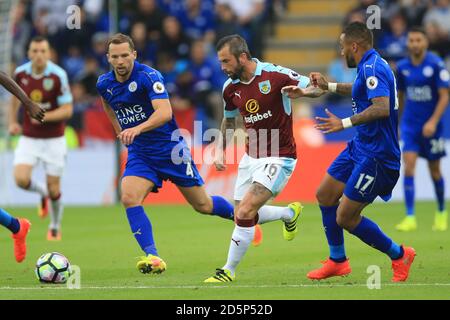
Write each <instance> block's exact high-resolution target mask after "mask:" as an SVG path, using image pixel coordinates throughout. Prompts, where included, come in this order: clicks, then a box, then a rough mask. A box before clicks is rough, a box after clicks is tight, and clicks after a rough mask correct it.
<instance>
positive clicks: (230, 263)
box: [223, 225, 255, 276]
mask: <svg viewBox="0 0 450 320" xmlns="http://www.w3.org/2000/svg"><path fill="white" fill-rule="evenodd" d="M254 236H255V226H253V227H240V226H238V225H236V226H235V227H234V231H233V235H232V236H231V242H230V248H229V250H228V259H227V263H226V265H225V266H224V267H223V269H227V270H229V271H230V272H231V275H233V276H234V273H235V271H236V267H237V265H238V264H239V262H240V261H241V259H242V258H243V257H244V254H245V253H246V252H247V249H248V246H249V245H250V243H251V242H252V240H253V237H254Z"/></svg>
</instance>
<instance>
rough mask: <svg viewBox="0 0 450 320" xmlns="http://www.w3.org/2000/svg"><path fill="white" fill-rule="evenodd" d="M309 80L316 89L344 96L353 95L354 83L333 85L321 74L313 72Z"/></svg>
mask: <svg viewBox="0 0 450 320" xmlns="http://www.w3.org/2000/svg"><path fill="white" fill-rule="evenodd" d="M309 79H310V81H311V84H312V85H313V86H314V87H318V88H320V89H322V90H327V91H328V92H333V93H337V94H340V95H343V96H351V95H352V87H353V83H333V82H328V80H327V79H326V78H325V77H324V75H322V74H321V73H320V72H311V73H310V74H309Z"/></svg>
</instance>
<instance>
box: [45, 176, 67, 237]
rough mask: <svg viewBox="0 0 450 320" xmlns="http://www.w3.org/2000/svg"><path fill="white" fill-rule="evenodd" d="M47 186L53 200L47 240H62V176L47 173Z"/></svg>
mask: <svg viewBox="0 0 450 320" xmlns="http://www.w3.org/2000/svg"><path fill="white" fill-rule="evenodd" d="M47 188H48V194H49V198H50V201H51V215H50V225H49V228H48V233H47V240H49V241H60V240H61V239H62V233H61V222H62V217H63V211H64V208H63V204H62V202H61V178H60V177H58V176H51V175H47Z"/></svg>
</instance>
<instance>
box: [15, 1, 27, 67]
mask: <svg viewBox="0 0 450 320" xmlns="http://www.w3.org/2000/svg"><path fill="white" fill-rule="evenodd" d="M26 10H27V7H26V5H25V3H24V2H22V1H20V2H19V3H18V4H17V6H16V7H15V9H14V13H13V22H12V25H13V28H12V32H13V40H12V61H13V62H14V64H16V65H18V64H22V63H24V62H25V59H26V50H27V46H28V39H29V38H30V36H31V23H30V22H29V21H27V20H26V19H25V14H26Z"/></svg>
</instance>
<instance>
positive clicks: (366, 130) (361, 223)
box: [286, 22, 416, 282]
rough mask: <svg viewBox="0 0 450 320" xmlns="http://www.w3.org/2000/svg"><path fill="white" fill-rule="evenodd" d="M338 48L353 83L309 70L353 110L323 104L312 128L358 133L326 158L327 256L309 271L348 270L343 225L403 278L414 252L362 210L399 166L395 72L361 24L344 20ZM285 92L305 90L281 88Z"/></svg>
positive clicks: (389, 185) (384, 191) (386, 188)
mask: <svg viewBox="0 0 450 320" xmlns="http://www.w3.org/2000/svg"><path fill="white" fill-rule="evenodd" d="M340 45H341V48H342V54H343V55H344V57H345V59H346V61H347V65H348V67H350V68H355V67H357V71H358V73H357V77H356V80H355V82H354V83H329V82H327V80H326V79H325V78H324V77H323V76H322V75H321V74H320V73H312V74H311V75H310V78H311V80H312V83H313V85H316V86H318V87H319V88H320V89H322V90H328V91H330V92H336V93H339V94H342V95H348V96H350V95H351V96H352V100H353V113H354V115H353V116H351V117H349V118H345V119H339V118H338V117H336V116H335V115H334V114H332V113H331V112H329V111H328V110H326V112H327V115H328V118H322V117H318V118H317V120H318V121H319V124H317V125H316V128H318V129H319V130H321V131H323V132H324V133H331V132H337V131H341V130H344V129H346V128H349V127H352V126H356V130H357V134H356V136H355V137H354V138H353V140H351V141H350V142H349V143H348V145H347V148H346V149H345V150H344V151H342V153H341V154H340V155H339V156H338V157H337V158H336V160H335V161H334V162H333V163H332V164H331V166H330V168H329V169H328V173H326V175H325V177H324V179H323V180H322V183H321V185H320V187H319V190H318V191H317V200H318V201H319V205H320V210H321V211H322V221H323V225H324V228H325V234H326V237H327V240H328V245H329V247H330V258H329V259H327V260H326V261H325V262H323V266H322V267H321V268H319V269H317V270H313V271H311V272H309V273H308V275H307V276H308V278H310V279H317V280H320V279H325V278H329V277H333V276H343V275H347V274H349V273H350V272H351V268H350V263H349V261H348V259H347V257H346V254H345V247H344V233H343V229H345V230H347V231H348V232H350V233H351V234H353V235H355V236H357V237H358V238H359V239H361V240H362V241H363V242H365V243H366V244H368V245H369V246H371V247H373V248H375V249H377V250H379V251H381V252H383V253H385V254H387V255H388V256H389V258H391V260H392V269H393V273H394V276H393V278H392V281H394V282H397V281H405V280H406V279H407V278H408V274H409V269H410V267H411V264H412V263H413V261H414V257H415V255H416V252H415V250H414V249H413V248H411V247H405V246H400V245H398V244H397V243H395V242H394V241H392V240H391V239H390V238H389V237H388V236H387V235H385V234H384V233H383V232H382V231H381V229H380V228H379V227H378V225H376V224H375V223H374V222H373V221H371V220H370V219H368V218H366V217H363V216H361V212H362V210H363V209H364V208H365V207H366V206H367V205H369V204H370V203H372V202H373V201H374V200H375V198H376V197H377V196H380V197H381V198H382V199H383V200H385V201H388V200H389V199H390V197H391V192H392V189H393V188H394V186H395V184H396V183H397V180H398V177H399V170H400V148H399V145H398V137H397V125H398V115H397V112H398V110H397V109H398V100H397V92H396V91H397V89H396V82H395V77H394V74H393V72H392V70H391V69H390V67H389V65H388V63H387V62H386V61H385V60H384V59H383V58H381V56H380V55H379V54H378V53H377V52H376V51H375V49H373V35H372V32H371V31H370V30H369V29H368V28H367V27H366V25H365V24H363V23H359V22H354V23H351V24H349V25H348V26H347V27H346V28H345V29H344V31H343V33H342V34H341V37H340ZM286 90H287V91H288V92H289V96H290V97H292V98H294V97H300V96H304V94H303V93H302V92H300V91H299V90H297V89H292V88H286Z"/></svg>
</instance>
